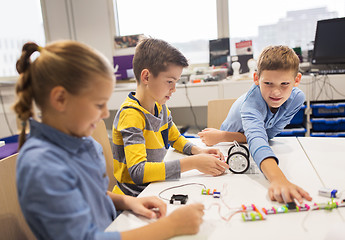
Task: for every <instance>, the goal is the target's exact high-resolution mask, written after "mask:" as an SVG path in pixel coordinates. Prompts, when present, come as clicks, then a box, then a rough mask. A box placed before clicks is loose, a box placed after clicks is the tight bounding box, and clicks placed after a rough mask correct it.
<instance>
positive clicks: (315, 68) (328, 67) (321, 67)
mask: <svg viewBox="0 0 345 240" xmlns="http://www.w3.org/2000/svg"><path fill="white" fill-rule="evenodd" d="M310 72H311V73H317V74H320V75H328V74H345V64H317V65H316V64H311V66H310Z"/></svg>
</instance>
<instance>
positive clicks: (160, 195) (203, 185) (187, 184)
mask: <svg viewBox="0 0 345 240" xmlns="http://www.w3.org/2000/svg"><path fill="white" fill-rule="evenodd" d="M189 185H200V186H202V187H204V189H206V186H205V184H202V183H186V184H182V185H178V186H173V187H169V188H166V189H164V190H162V191H161V192H160V193H159V194H158V197H160V198H161V199H163V200H166V201H170V199H167V198H164V197H162V193H164V192H166V191H168V190H171V189H175V188H180V187H184V186H189Z"/></svg>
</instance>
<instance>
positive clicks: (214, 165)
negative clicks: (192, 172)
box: [190, 154, 229, 176]
mask: <svg viewBox="0 0 345 240" xmlns="http://www.w3.org/2000/svg"><path fill="white" fill-rule="evenodd" d="M190 158H196V161H195V168H196V169H198V170H199V171H200V172H203V173H205V174H210V175H212V176H218V175H221V174H223V173H224V172H225V170H226V169H229V165H228V164H226V163H225V162H223V161H222V160H219V158H217V157H215V156H213V155H210V154H198V155H195V156H190Z"/></svg>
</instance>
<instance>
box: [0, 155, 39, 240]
mask: <svg viewBox="0 0 345 240" xmlns="http://www.w3.org/2000/svg"><path fill="white" fill-rule="evenodd" d="M17 156H18V154H17V153H16V154H14V155H11V156H9V157H6V158H4V159H2V160H0V183H1V189H0V238H1V239H20V240H21V239H29V240H31V239H36V238H35V236H34V234H33V233H32V232H31V230H30V228H29V226H28V224H27V223H26V221H25V218H24V216H23V213H22V211H21V209H20V205H19V201H18V195H17V184H16V161H17Z"/></svg>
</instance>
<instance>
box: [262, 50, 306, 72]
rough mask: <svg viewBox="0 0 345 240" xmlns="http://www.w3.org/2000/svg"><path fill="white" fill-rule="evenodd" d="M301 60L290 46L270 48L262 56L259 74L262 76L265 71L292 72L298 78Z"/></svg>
mask: <svg viewBox="0 0 345 240" xmlns="http://www.w3.org/2000/svg"><path fill="white" fill-rule="evenodd" d="M299 62H300V61H299V58H298V56H297V54H296V53H295V51H294V50H293V49H291V48H289V47H288V46H282V45H278V46H268V47H266V48H265V49H264V50H263V51H262V52H261V54H260V56H259V59H258V65H257V73H258V75H259V76H260V74H261V73H262V71H264V70H292V71H294V74H295V76H297V73H298V68H299Z"/></svg>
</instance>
